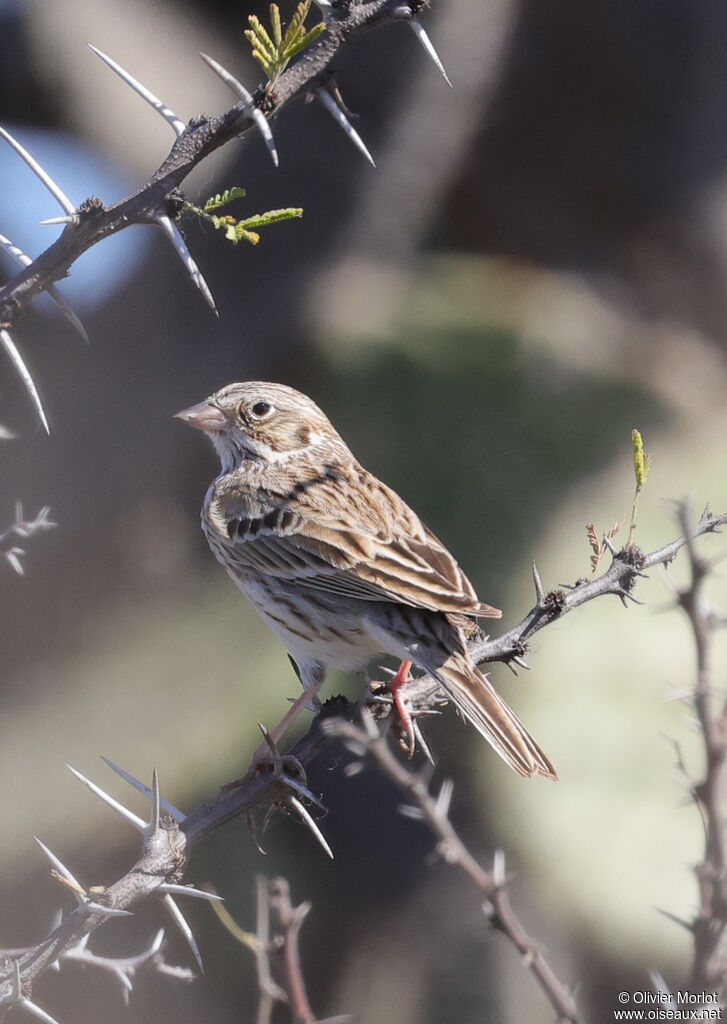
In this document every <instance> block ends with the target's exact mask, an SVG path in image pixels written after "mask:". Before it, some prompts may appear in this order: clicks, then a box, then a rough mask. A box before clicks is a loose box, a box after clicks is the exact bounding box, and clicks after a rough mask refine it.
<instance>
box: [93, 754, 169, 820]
mask: <svg viewBox="0 0 727 1024" xmlns="http://www.w3.org/2000/svg"><path fill="white" fill-rule="evenodd" d="M101 760H102V761H103V762H104V763H105V764H107V765H108V766H109V768H110V769H111V771H112V772H116V774H117V775H120V776H121V778H122V779H123V780H124V782H128V783H129V785H130V786H132V787H133V788H134V789H135V790H137V792H139V793H143V794H144V796H147V797H149V799H151V797H152V795H153V791H152V788H151V786H147V785H146V783H144V782H141V781H140V780H139V779H137V778H135V776H133V775H132V774H131V772H127V771H126V770H125V769H124V768H121V767H120V766H119V765H118V764H116V762H115V761H112V760H111V758H109V757H103V756H102V757H101ZM159 804H160V806H161V807H162V808H163V809H164V810H165V811H166V812H167V814H170V815H171V816H172V817H173V818H174V820H175V821H178V822H180V824H181V822H183V821H184V820H185V819H186V817H187V815H186V814H183V813H182V811H180V810H179V808H178V807H175V806H174V804H170V802H169V801H168V800H165V799H164V797H163V796H162V797H160V798H159Z"/></svg>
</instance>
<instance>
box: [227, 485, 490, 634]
mask: <svg viewBox="0 0 727 1024" xmlns="http://www.w3.org/2000/svg"><path fill="white" fill-rule="evenodd" d="M348 472H350V473H355V476H354V477H353V478H352V479H350V480H346V479H340V478H339V479H330V478H329V479H327V480H326V481H325V482H320V483H319V484H318V486H317V487H311V488H310V489H308V490H307V491H305V492H303V493H301V494H299V495H298V496H297V497H296V499H295V502H294V503H286V504H282V505H281V506H280V507H278V508H277V509H276V510H275V511H273V512H269V513H268V514H267V515H265V516H264V517H262V518H260V519H252V520H250V519H239V520H231V521H230V522H229V524H228V536H229V543H228V555H229V557H230V558H231V559H232V560H233V561H234V562H235V563H237V565H238V566H239V567H240V569H242V570H243V571H244V570H245V569H246V568H247V569H251V570H252V571H254V572H259V573H262V574H264V575H266V576H273V577H278V578H279V579H281V580H284V581H286V582H289V583H293V584H295V585H296V586H301V587H310V588H313V589H317V590H321V591H325V592H327V593H330V594H334V595H338V596H340V597H342V598H357V599H359V600H364V601H397V602H400V603H401V604H406V605H409V606H411V607H415V608H426V609H429V610H431V611H444V612H464V613H466V614H468V615H475V616H478V615H479V616H488V617H499V616H500V614H501V613H500V612H499V610H498V609H496V608H492V607H490V605H486V604H483V603H482V602H480V601H479V600H478V598H477V595H476V593H475V591H474V588H473V587H472V584H471V583H470V582H469V580H468V579H467V577H466V576H465V574H464V573H463V572H462V570H461V569H460V567H459V566H458V565H457V562H456V561H455V559H454V557H453V556H452V555H451V554H450V553H449V551H448V550H447V549H446V547H445V546H444V545H443V544H442V543H441V541H440V540H439V539H438V538H437V537H436V536H435V535H434V534H433V533H432V531H431V530H429V529H427V528H426V527H425V526H424V525H423V524H422V523H421V521H420V520H419V518H418V516H417V515H416V514H415V513H414V512H413V511H412V510H411V509H410V508H409V506H408V505H406V504H405V503H404V502H403V501H402V500H401V498H400V497H399V496H398V495H397V494H396V493H395V492H394V491H392V490H391V489H390V488H389V487H387V486H386V485H385V484H383V483H381V481H379V480H377V479H376V478H375V477H373V476H371V474H369V473H367V472H366V471H365V470H363V469H362V468H361V467H360V466H355V467H354V468H353V469H352V470H349V471H348Z"/></svg>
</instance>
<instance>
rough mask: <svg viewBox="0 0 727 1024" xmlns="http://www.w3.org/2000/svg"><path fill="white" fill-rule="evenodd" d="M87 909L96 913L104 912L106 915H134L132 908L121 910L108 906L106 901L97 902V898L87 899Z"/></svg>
mask: <svg viewBox="0 0 727 1024" xmlns="http://www.w3.org/2000/svg"><path fill="white" fill-rule="evenodd" d="M85 906H86V910H90V911H91V912H92V913H94V914H104V915H105V916H106V917H133V916H134V915H133V913H132V912H131V911H130V910H119V909H117V908H116V907H107V906H106V904H105V903H97V902H96V900H86V901H85Z"/></svg>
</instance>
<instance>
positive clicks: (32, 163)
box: [0, 128, 77, 217]
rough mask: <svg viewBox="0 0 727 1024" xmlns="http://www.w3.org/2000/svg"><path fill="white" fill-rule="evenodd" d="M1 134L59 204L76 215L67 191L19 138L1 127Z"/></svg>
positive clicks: (70, 214) (71, 214)
mask: <svg viewBox="0 0 727 1024" xmlns="http://www.w3.org/2000/svg"><path fill="white" fill-rule="evenodd" d="M0 135H2V137H3V138H4V139H5V141H6V142H8V143H9V144H10V145H11V146H12V147H13V149H14V150H15V152H16V153H17V154H18V156H20V157H22V158H23V160H25V162H26V164H27V165H28V167H29V168H30V169H31V171H32V172H33V174H35V175H36V176H37V177H38V178H39V179H40V181H41V182H42V183H43V184H44V185H45V187H46V188H47V189H48V191H49V192H50V194H51V195H52V196H53V198H54V199H55V200H56V202H57V203H58V205H59V206H61V207H62V209H64V210H65V211H66V213H67V214H68V215H69V216H72V217H76V216H77V215H76V207H75V206H74V205H73V203H72V202H71V200H70V199H69V198H68V196H67V195H66V193H65V192H64V191H63V190H62V189H61V188H59V187H58V185H56V183H55V181H53V179H52V178H51V176H50V174H48V172H47V171H44V170H43V168H42V167H41V166H40V164H39V163H38V161H37V160H35V159H34V158H33V157H32V156H31V155H30V153H29V152H28V150H27V149H26V148H25V146H21V145H20V143H19V142H18V140H17V139H14V138H13V136H12V135H11V134H10V132H9V131H6V129H5V128H0Z"/></svg>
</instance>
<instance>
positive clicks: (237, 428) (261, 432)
mask: <svg viewBox="0 0 727 1024" xmlns="http://www.w3.org/2000/svg"><path fill="white" fill-rule="evenodd" d="M175 418H176V419H180V420H182V422H183V423H186V424H187V425H188V426H190V427H194V428H195V429H196V430H202V431H204V433H205V434H207V436H208V437H209V439H210V440H211V442H212V444H213V445H214V447H215V449H216V451H217V454H218V455H219V456H220V461H221V463H222V470H223V472H229V470H231V469H233V468H234V467H235V466H237V465H239V464H240V463H242V462H244V461H245V460H246V459H255V460H258V461H262V462H278V461H280V460H281V459H285V458H288V457H290V456H291V455H294V454H296V453H298V452H301V451H303V450H306V449H310V448H312V447H313V446H314V445H317V444H319V443H321V442H325V443H328V444H333V445H334V446H335V447H339V446H343V442H342V441H341V439H340V437H339V435H338V434H337V433H336V431H335V429H334V427H333V426H332V425H331V423H330V421H329V420H328V418H327V417H326V416H325V415H324V414H323V413H322V412H321V410H320V409H319V408H318V406H317V405H316V404H315V402H313V401H312V400H311V399H310V398H308V397H307V396H306V395H304V394H301V392H300V391H296V390H295V389H294V388H289V387H287V386H286V385H285V384H271V383H267V382H265V381H247V382H245V383H242V384H228V385H227V387H225V388H222V389H221V390H220V391H217V392H215V394H214V395H211V396H210V397H209V398H207V399H205V401H204V402H200V403H199V404H198V405H193V406H191V407H190V408H189V409H183V410H182V411H181V412H178V413H177V414H176V417H175ZM344 447H345V446H344Z"/></svg>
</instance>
